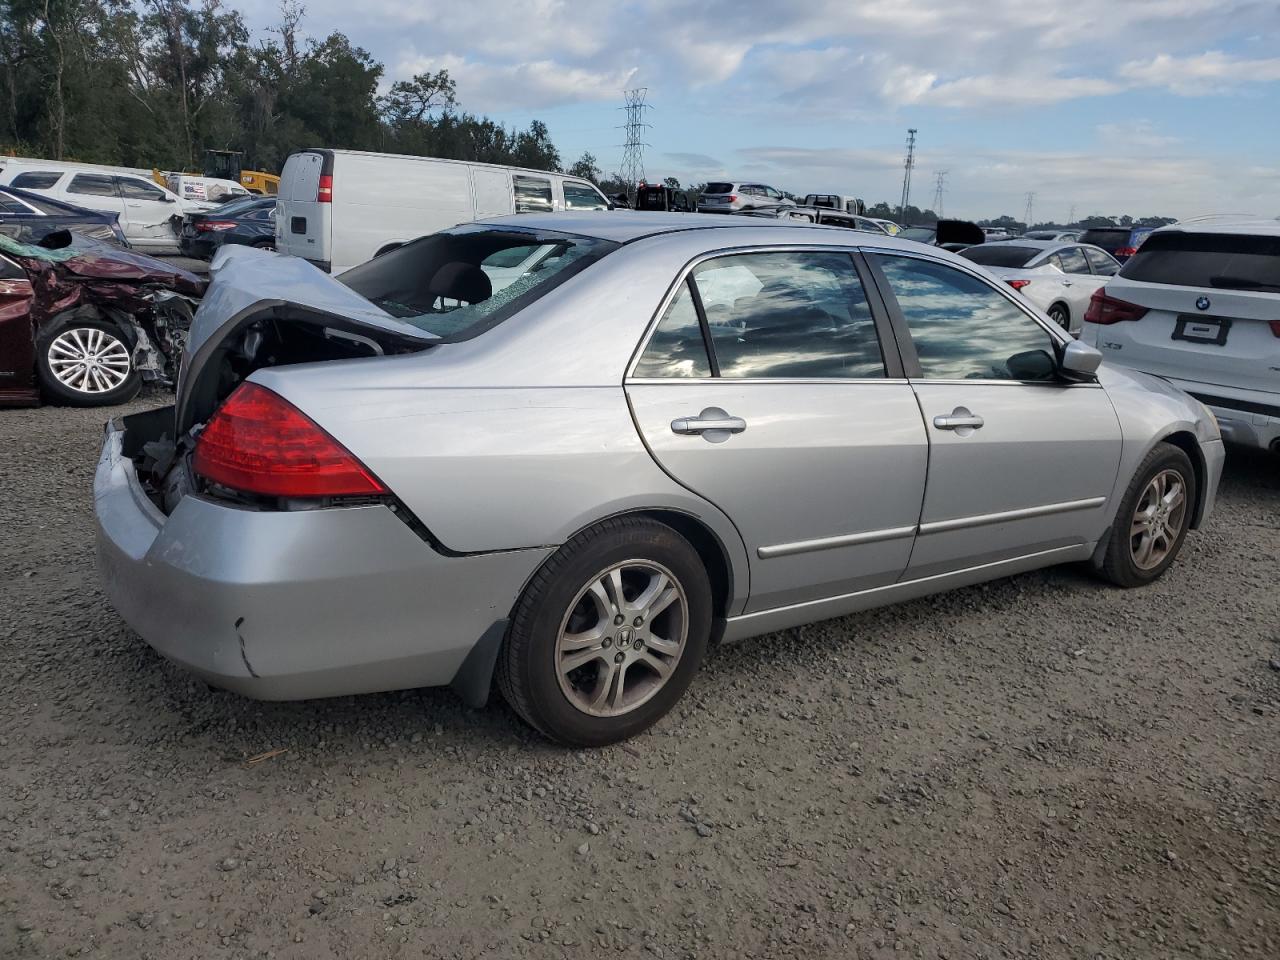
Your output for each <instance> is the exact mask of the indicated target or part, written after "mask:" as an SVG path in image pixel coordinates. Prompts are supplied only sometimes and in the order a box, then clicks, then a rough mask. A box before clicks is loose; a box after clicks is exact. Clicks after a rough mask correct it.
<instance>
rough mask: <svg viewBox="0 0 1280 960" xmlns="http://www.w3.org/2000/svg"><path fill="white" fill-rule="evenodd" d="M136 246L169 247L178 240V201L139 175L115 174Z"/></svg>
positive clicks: (130, 237) (132, 238)
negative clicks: (122, 175)
mask: <svg viewBox="0 0 1280 960" xmlns="http://www.w3.org/2000/svg"><path fill="white" fill-rule="evenodd" d="M116 187H117V189H119V191H120V197H121V199H122V200H124V208H125V212H126V214H127V215H128V217H129V231H128V236H129V242H130V243H131V244H133V245H134V246H135V247H172V246H175V245H177V242H178V222H179V220H180V218H181V212H180V211H179V209H178V202H177V201H176V200H173V199H171V198H170V195H169V194H167V193H165V192H164V191H163V190H161V189H160V188H159V187H157V186H156V185H155V184H154V183H150V182H148V181H146V180H143V179H142V178H141V177H116Z"/></svg>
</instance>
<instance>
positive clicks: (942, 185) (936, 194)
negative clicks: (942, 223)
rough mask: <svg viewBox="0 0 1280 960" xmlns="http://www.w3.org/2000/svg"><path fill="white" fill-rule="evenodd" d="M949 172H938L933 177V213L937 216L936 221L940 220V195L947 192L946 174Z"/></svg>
mask: <svg viewBox="0 0 1280 960" xmlns="http://www.w3.org/2000/svg"><path fill="white" fill-rule="evenodd" d="M950 172H951V171H950V170H939V171H938V172H937V173H935V174H934V175H933V180H934V188H933V212H934V213H936V214H937V215H938V219H939V220H941V219H942V195H943V194H944V193H946V191H947V174H948V173H950Z"/></svg>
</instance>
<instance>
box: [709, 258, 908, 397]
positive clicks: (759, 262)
mask: <svg viewBox="0 0 1280 960" xmlns="http://www.w3.org/2000/svg"><path fill="white" fill-rule="evenodd" d="M694 282H695V283H696V284H697V286H698V294H699V296H700V297H701V299H702V303H703V307H704V309H705V311H706V316H707V326H708V329H709V330H710V332H711V342H712V348H713V349H714V350H715V354H716V360H717V362H718V364H719V368H720V375H721V376H722V377H840V378H865V377H883V376H884V375H885V368H884V357H883V356H882V354H881V352H880V341H879V339H878V337H877V336H876V328H875V322H874V320H873V319H872V317H871V308H870V307H869V306H868V304H867V300H866V296H865V295H864V294H863V291H862V284H861V283H860V282H859V280H858V275H857V273H856V271H855V270H854V267H853V260H852V259H851V258H850V257H848V256H847V255H845V254H842V253H798V252H796V253H791V252H788V253H750V254H742V255H740V256H729V257H719V258H717V259H715V260H708V261H707V262H705V263H702V264H700V265H699V266H698V267H697V268H696V269H695V270H694Z"/></svg>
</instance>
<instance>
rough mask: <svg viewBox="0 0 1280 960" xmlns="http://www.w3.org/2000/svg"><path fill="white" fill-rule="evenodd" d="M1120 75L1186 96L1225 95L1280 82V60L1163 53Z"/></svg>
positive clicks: (1216, 53)
mask: <svg viewBox="0 0 1280 960" xmlns="http://www.w3.org/2000/svg"><path fill="white" fill-rule="evenodd" d="M1120 75H1121V76H1122V77H1125V78H1126V79H1128V80H1130V81H1132V82H1133V83H1135V84H1139V85H1142V86H1148V87H1163V88H1165V89H1167V90H1171V91H1172V92H1174V93H1177V94H1181V95H1183V96H1199V95H1203V94H1211V93H1221V92H1224V91H1230V90H1234V89H1237V88H1239V87H1242V86H1245V85H1252V84H1262V83H1275V82H1277V81H1280V57H1269V58H1267V59H1260V60H1248V59H1244V58H1242V57H1233V56H1231V55H1229V54H1226V53H1223V52H1222V51H1221V50H1209V51H1207V52H1205V53H1201V54H1198V55H1196V56H1189V57H1175V56H1173V55H1171V54H1167V53H1161V54H1159V55H1157V56H1155V57H1153V58H1151V59H1150V60H1146V61H1141V60H1133V61H1130V62H1128V63H1126V64H1124V65H1123V66H1122V67H1121V68H1120Z"/></svg>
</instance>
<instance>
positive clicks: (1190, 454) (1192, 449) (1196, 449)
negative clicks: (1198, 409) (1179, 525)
mask: <svg viewBox="0 0 1280 960" xmlns="http://www.w3.org/2000/svg"><path fill="white" fill-rule="evenodd" d="M1159 442H1160V443H1167V444H1170V445H1171V446H1175V447H1177V448H1178V449H1179V450H1181V451H1182V452H1183V453H1185V454H1186V455H1187V459H1188V460H1190V461H1191V469H1192V471H1193V472H1194V473H1195V477H1196V502H1195V505H1194V509H1193V511H1192V514H1191V529H1192V530H1198V529H1199V528H1200V524H1201V522H1202V521H1203V520H1204V508H1205V503H1206V502H1207V501H1208V495H1209V491H1208V490H1207V489H1206V480H1205V478H1206V476H1207V475H1208V468H1207V467H1206V466H1205V462H1204V452H1203V451H1202V450H1201V449H1200V443H1199V441H1198V440H1196V437H1195V434H1193V433H1191V431H1189V430H1175V431H1173V432H1172V433H1169V434H1166V435H1165V436H1163V437H1161V438H1160V441H1159Z"/></svg>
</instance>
